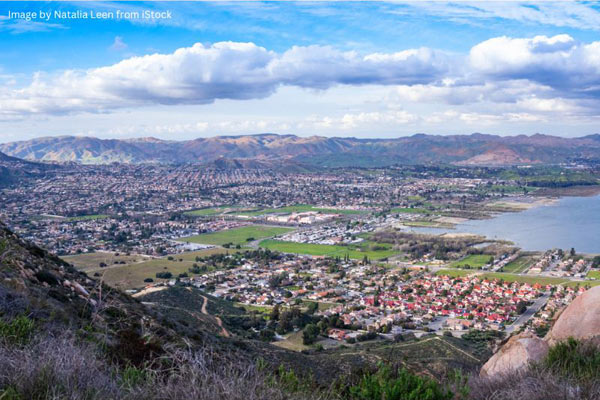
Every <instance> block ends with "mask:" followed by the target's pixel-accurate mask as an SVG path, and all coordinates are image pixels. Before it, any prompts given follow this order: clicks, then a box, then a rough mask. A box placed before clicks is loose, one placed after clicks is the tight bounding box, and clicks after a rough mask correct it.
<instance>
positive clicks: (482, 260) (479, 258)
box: [450, 254, 491, 269]
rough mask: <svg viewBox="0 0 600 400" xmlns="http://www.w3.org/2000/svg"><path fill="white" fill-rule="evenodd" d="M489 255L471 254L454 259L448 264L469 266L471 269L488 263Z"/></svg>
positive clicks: (455, 266)
mask: <svg viewBox="0 0 600 400" xmlns="http://www.w3.org/2000/svg"><path fill="white" fill-rule="evenodd" d="M490 258H491V256H490V255H489V254H471V255H469V256H466V257H465V258H463V259H460V260H457V261H454V262H453V263H451V264H450V267H452V268H464V267H466V266H470V267H471V268H472V269H479V268H481V267H483V266H484V265H486V264H488V262H489V261H490Z"/></svg>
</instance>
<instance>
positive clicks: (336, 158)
mask: <svg viewBox="0 0 600 400" xmlns="http://www.w3.org/2000/svg"><path fill="white" fill-rule="evenodd" d="M0 152H4V153H6V155H7V156H11V157H18V158H21V159H25V160H29V161H53V162H69V161H71V162H78V163H84V164H107V163H112V162H119V163H131V164H141V163H165V164H181V163H193V164H207V163H212V162H215V161H218V160H220V159H221V160H222V159H228V160H246V161H248V160H253V161H257V162H259V163H260V162H273V161H278V162H281V161H290V162H293V163H300V164H305V165H312V166H320V167H328V166H386V165H393V164H428V163H443V164H457V165H518V164H555V163H561V162H571V161H574V160H589V161H598V160H600V134H595V135H587V136H582V137H578V138H564V137H559V136H551V135H545V134H539V133H537V134H534V135H530V136H528V135H517V136H498V135H491V134H483V133H473V134H470V135H429V134H422V133H419V134H415V135H412V136H405V137H398V138H355V137H324V136H316V135H313V136H307V137H304V136H296V135H289V134H287V135H279V134H275V133H262V134H255V135H235V136H212V137H206V138H196V139H191V140H185V141H175V140H163V139H157V138H153V137H145V138H132V139H99V138H95V137H91V136H47V137H41V138H37V139H31V140H27V141H19V142H10V143H4V144H0Z"/></svg>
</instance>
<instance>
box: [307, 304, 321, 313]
mask: <svg viewBox="0 0 600 400" xmlns="http://www.w3.org/2000/svg"><path fill="white" fill-rule="evenodd" d="M318 309H319V303H314V302H310V303H308V309H307V310H306V313H307V314H314V313H316V312H317V310H318Z"/></svg>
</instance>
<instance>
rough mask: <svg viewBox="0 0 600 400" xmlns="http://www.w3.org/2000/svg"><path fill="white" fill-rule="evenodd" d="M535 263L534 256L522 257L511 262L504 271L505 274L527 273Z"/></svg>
mask: <svg viewBox="0 0 600 400" xmlns="http://www.w3.org/2000/svg"><path fill="white" fill-rule="evenodd" d="M534 262H535V257H534V256H532V255H521V256H519V257H517V259H516V260H514V261H511V262H509V263H508V264H506V265H505V266H504V268H503V269H502V270H503V272H512V273H515V274H519V273H522V272H525V271H526V270H527V269H528V268H529V267H530V266H531V264H533V263H534Z"/></svg>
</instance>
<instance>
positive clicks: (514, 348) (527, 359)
mask: <svg viewBox="0 0 600 400" xmlns="http://www.w3.org/2000/svg"><path fill="white" fill-rule="evenodd" d="M546 354H548V344H547V343H546V342H545V341H544V340H542V339H540V338H538V337H537V336H535V335H534V334H532V333H530V332H523V333H520V334H518V335H515V336H513V337H511V338H510V339H509V340H508V342H506V343H505V344H504V346H502V347H501V348H500V350H499V351H498V352H497V353H496V354H494V355H493V356H492V358H490V359H489V360H488V361H487V362H486V363H485V364H484V366H483V367H482V368H481V371H480V375H481V376H483V377H486V376H495V375H506V374H509V373H512V372H516V371H518V370H520V369H523V368H526V367H527V366H528V365H529V364H531V363H536V362H540V361H541V360H543V359H544V357H546Z"/></svg>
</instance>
